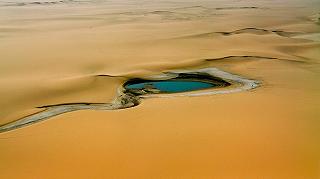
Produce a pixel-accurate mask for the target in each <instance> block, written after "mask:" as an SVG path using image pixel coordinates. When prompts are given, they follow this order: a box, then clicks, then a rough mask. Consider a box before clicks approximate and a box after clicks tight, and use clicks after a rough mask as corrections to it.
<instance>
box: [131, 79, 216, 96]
mask: <svg viewBox="0 0 320 179" xmlns="http://www.w3.org/2000/svg"><path fill="white" fill-rule="evenodd" d="M214 86H215V85H214V84H212V83H206V82H200V81H182V80H181V81H179V80H174V81H151V82H142V83H136V84H128V85H126V86H125V88H127V89H147V88H150V87H151V88H153V89H158V90H160V91H161V92H165V93H178V92H186V91H194V90H200V89H206V88H212V87H214Z"/></svg>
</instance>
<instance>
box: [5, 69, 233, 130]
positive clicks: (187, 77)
mask: <svg viewBox="0 0 320 179" xmlns="http://www.w3.org/2000/svg"><path fill="white" fill-rule="evenodd" d="M165 75H168V76H167V78H166V79H162V80H160V79H158V80H154V79H147V78H146V79H143V78H132V79H129V80H128V81H126V82H125V83H124V84H123V85H122V86H121V90H120V91H119V92H118V95H117V96H116V98H115V100H114V101H113V102H111V103H87V102H78V103H63V104H53V105H44V106H40V107H38V108H44V109H45V110H44V111H41V112H38V113H35V114H31V115H29V116H25V117H23V118H20V119H18V120H16V121H13V122H10V123H7V124H4V125H1V126H0V133H1V132H6V131H11V130H14V129H18V128H21V127H24V126H27V125H31V124H34V123H37V122H40V121H43V120H46V119H49V118H51V117H54V116H57V115H60V114H63V113H67V112H72V111H77V110H85V109H94V110H118V109H125V108H131V107H134V106H137V105H139V104H140V101H141V99H142V98H143V95H149V94H150V95H152V94H160V93H178V92H187V91H195V90H201V89H207V88H218V87H226V86H229V85H231V83H229V82H227V81H225V80H223V79H222V78H219V77H215V76H212V75H210V74H209V73H204V72H190V73H170V72H169V73H167V74H165ZM169 76H170V77H169ZM150 83H151V85H146V86H144V85H142V87H141V88H140V87H139V88H132V87H130V86H132V85H133V86H134V85H138V86H139V85H141V84H150ZM158 84H161V87H165V88H164V89H174V90H172V91H170V90H163V89H162V88H161V87H160V88H154V86H155V87H158V86H157V85H158ZM153 85H154V86H153Z"/></svg>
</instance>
